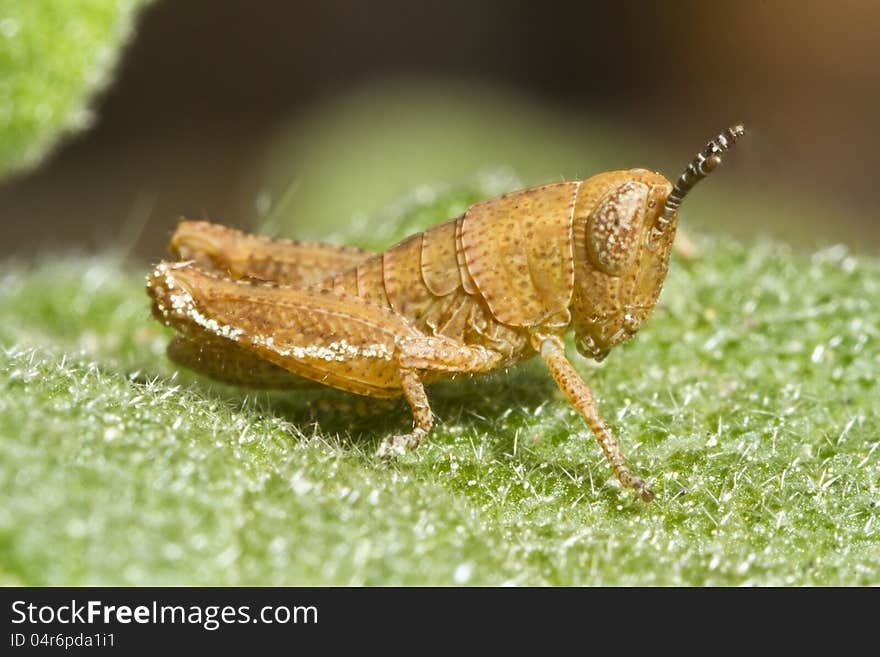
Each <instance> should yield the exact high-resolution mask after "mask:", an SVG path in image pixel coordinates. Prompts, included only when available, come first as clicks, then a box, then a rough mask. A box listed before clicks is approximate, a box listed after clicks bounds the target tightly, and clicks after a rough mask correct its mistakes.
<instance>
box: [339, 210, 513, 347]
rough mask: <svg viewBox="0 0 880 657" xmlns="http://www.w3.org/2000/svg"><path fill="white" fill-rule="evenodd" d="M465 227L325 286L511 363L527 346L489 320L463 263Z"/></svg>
mask: <svg viewBox="0 0 880 657" xmlns="http://www.w3.org/2000/svg"><path fill="white" fill-rule="evenodd" d="M463 221H464V216H462V217H459V218H457V219H453V220H450V221H447V222H446V223H443V224H439V225H437V226H434V227H432V228H429V229H428V230H426V231H425V232H423V233H418V234H416V235H412V236H411V237H408V238H407V239H405V240H403V241H402V242H400V243H398V244H396V245H394V246H392V247H390V248H389V249H388V250H386V251H385V252H384V253H381V254H377V255H375V256H371V257H370V258H368V259H367V260H365V261H364V262H362V263H361V264H360V265H358V266H357V267H354V268H352V269H350V270H348V271H346V272H343V273H341V274H338V275H336V276H334V277H333V278H332V279H331V280H330V281H328V282H326V283H324V285H325V286H329V287H331V288H332V289H333V290H335V291H337V292H343V293H346V294H352V295H356V296H359V297H360V298H362V299H364V300H367V301H370V302H371V303H374V304H376V305H380V306H384V307H387V308H390V309H391V310H393V311H394V312H395V313H397V314H398V315H401V316H402V317H404V318H405V319H406V320H407V322H408V323H409V324H410V325H412V326H413V327H414V328H416V329H418V330H419V331H421V332H423V333H425V334H426V335H443V336H446V337H448V338H451V339H454V340H457V341H460V342H463V343H464V344H469V345H482V346H485V347H489V348H492V349H495V350H498V351H501V352H502V353H505V354H508V355H510V356H511V358H512V359H513V360H515V358H514V355H515V354H519V352H521V351H522V350H523V348H524V347H525V345H526V344H527V340H526V337H525V333H524V332H523V331H522V330H520V329H516V328H512V327H508V326H505V325H504V324H501V323H499V322H498V321H497V320H496V319H495V318H494V317H493V316H492V313H491V311H490V310H489V307H488V306H487V304H486V301H485V299H483V297H482V295H481V294H480V292H479V290H478V288H477V286H476V285H475V283H474V280H473V277H472V276H471V275H470V272H469V271H468V268H467V265H466V263H465V258H464V253H463V250H462V246H461V228H462V223H463Z"/></svg>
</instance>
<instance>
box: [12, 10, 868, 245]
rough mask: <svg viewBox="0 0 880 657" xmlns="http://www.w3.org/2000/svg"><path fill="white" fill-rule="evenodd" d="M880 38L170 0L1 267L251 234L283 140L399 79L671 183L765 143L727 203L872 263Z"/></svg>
mask: <svg viewBox="0 0 880 657" xmlns="http://www.w3.org/2000/svg"><path fill="white" fill-rule="evenodd" d="M878 36H880V3H877V2H816V1H809V0H808V1H801V2H772V1H768V2H690V1H689V2H662V3H647V2H613V3H612V2H588V1H586V0H584V1H581V2H577V3H568V2H566V3H555V4H554V3H547V2H512V1H511V2H496V1H485V0H484V1H481V2H464V1H461V0H451V1H447V2H443V3H419V2H412V1H411V0H410V1H388V0H376V1H372V2H363V3H362V2H354V1H352V2H342V1H337V0H331V1H324V2H320V3H315V2H311V3H304V2H297V1H295V0H255V1H253V2H248V3H244V2H241V1H239V0H161V1H159V2H157V3H156V4H155V5H153V6H151V7H150V8H149V9H148V10H147V11H145V12H144V13H143V15H142V16H141V20H140V23H139V27H138V30H137V34H136V36H135V38H134V40H133V41H132V43H131V44H130V45H129V47H128V49H127V51H126V52H125V54H124V56H123V59H122V62H121V64H120V67H119V70H118V74H117V80H116V83H115V84H114V85H113V86H112V87H111V88H110V89H109V90H107V91H106V92H105V93H104V94H102V96H101V97H100V98H98V99H97V100H96V115H97V117H98V118H97V122H96V124H95V125H94V127H93V128H92V129H91V130H89V131H88V132H86V133H84V134H82V135H80V136H78V137H76V138H74V139H72V140H68V141H67V142H66V143H64V144H63V145H62V146H61V147H60V148H59V149H57V150H56V151H55V152H54V154H53V155H52V156H50V158H49V159H48V160H47V161H46V162H45V163H44V164H43V166H42V167H41V168H39V169H38V170H35V171H32V172H29V173H26V174H21V175H19V176H17V177H16V178H14V179H12V180H9V181H6V182H4V183H3V186H2V187H0V216H2V218H3V219H2V223H3V226H2V229H3V238H2V240H0V250H2V252H3V253H7V254H8V253H19V254H29V253H33V252H35V251H36V250H38V249H41V248H44V247H47V246H53V247H57V246H70V245H73V246H76V247H82V248H95V247H99V246H101V245H102V244H106V243H108V242H112V241H114V240H123V241H125V240H128V241H130V242H131V243H132V244H133V245H134V249H135V251H136V252H137V254H138V255H139V256H141V257H143V258H144V259H156V258H158V257H159V256H161V255H162V252H163V244H164V242H165V241H166V239H167V237H168V231H170V229H171V227H172V226H173V225H174V223H175V222H176V221H177V218H178V217H179V216H180V215H190V216H197V217H211V218H215V219H217V220H221V221H224V222H226V223H231V224H235V225H239V226H248V225H253V224H254V223H255V222H256V221H257V219H258V214H259V213H260V211H261V210H260V202H259V199H260V195H261V193H263V192H264V188H265V186H266V185H267V184H269V183H268V182H267V179H266V178H267V177H268V174H265V173H264V172H265V171H266V170H267V169H266V167H267V166H269V165H267V164H266V161H267V157H268V156H267V151H271V150H272V148H273V147H275V146H273V144H277V140H278V139H280V137H279V135H289V134H290V130H291V126H294V127H295V126H296V125H298V123H297V122H298V121H299V120H300V118H299V117H307V116H311V117H314V116H315V115H316V113H317V114H318V115H320V114H321V111H322V109H321V108H322V107H325V106H330V105H332V106H333V107H338V105H339V103H342V104H343V105H344V103H345V99H346V98H347V97H348V96H349V95H350V94H357V93H359V92H362V91H363V90H364V89H370V88H371V87H372V86H376V85H378V86H379V87H381V85H383V84H387V81H388V80H400V79H406V80H416V81H418V82H419V84H421V85H422V88H426V87H427V88H430V87H431V85H432V84H435V82H434V81H437V82H436V85H437V86H438V88H444V87H443V85H444V84H446V83H447V82H450V81H452V82H455V81H461V82H464V83H466V84H468V85H470V88H472V89H480V90H486V93H490V94H491V93H496V92H497V93H498V94H499V95H498V98H499V99H500V100H499V101H498V103H497V104H496V105H497V107H499V108H500V109H499V110H498V111H500V112H503V111H504V103H505V101H504V99H508V98H517V99H521V100H522V102H523V103H526V104H528V105H529V106H530V107H539V108H541V111H542V112H546V113H547V115H548V116H557V115H558V116H560V117H568V118H569V119H570V118H571V117H581V118H582V120H583V121H585V123H586V124H593V125H601V126H602V130H603V131H604V132H603V134H607V135H611V137H610V140H611V142H612V144H613V143H616V142H615V141H614V135H621V136H624V137H625V141H626V143H627V148H628V149H629V150H628V151H627V152H628V153H631V152H633V150H634V149H633V144H636V145H637V144H638V143H639V142H644V144H645V153H646V158H648V155H647V154H648V153H652V154H656V153H662V156H660V157H659V159H658V158H657V157H656V156H654V155H651V156H650V158H654V159H650V158H648V159H649V161H645V162H642V161H635V162H629V159H628V160H627V161H628V162H629V164H630V165H643V166H650V167H659V166H661V165H664V171H665V172H666V173H667V175H668V176H669V177H674V176H677V175H678V173H679V171H680V168H681V167H683V166H684V164H686V162H687V160H688V159H689V158H690V157H691V156H692V155H693V153H694V152H695V151H696V149H697V148H698V147H699V146H700V145H701V144H702V143H704V142H705V141H706V139H707V138H708V137H710V136H712V135H714V134H716V133H717V132H718V131H719V130H720V129H721V128H723V127H726V126H727V125H729V124H730V123H731V122H733V121H744V122H746V123H747V124H748V126H749V127H750V129H751V137H750V144H749V146H748V147H747V149H746V155H744V156H742V157H739V156H738V159H737V161H736V162H735V163H734V162H731V164H730V166H729V167H727V168H728V169H729V170H727V171H725V177H727V179H728V183H731V182H734V183H735V184H736V185H738V186H739V187H741V188H742V189H746V190H748V193H749V194H751V195H753V196H754V197H756V198H763V197H765V196H766V197H773V198H787V199H794V200H795V202H796V204H797V205H796V207H807V208H814V209H816V210H815V211H816V212H817V213H820V214H822V215H823V216H824V217H827V232H824V229H822V228H820V229H819V230H820V234H819V235H817V236H816V239H817V240H818V241H819V242H821V241H822V240H824V239H828V240H832V239H846V240H849V241H850V242H851V243H853V244H855V245H857V246H859V247H861V248H870V249H874V248H876V245H877V244H880V227H878V223H880V222H878V220H877V211H876V207H877V201H876V190H875V188H876V178H877V169H878V167H877V164H878V160H880V138H878V136H877V135H878V128H877V119H878V116H880V66H878V63H880V58H878V50H880V49H878V45H877V40H878ZM466 96H467V94H464V100H462V101H461V102H460V103H459V101H458V100H455V102H456V103H459V104H465V105H466ZM511 102H512V101H511ZM334 103H335V105H334ZM328 104H329V105H328ZM355 107H356V105H355ZM355 114H356V113H355ZM354 120H355V122H356V120H357V116H356V115H355V117H354ZM305 125H311V124H305ZM572 125H574V124H572ZM306 132H308V130H306ZM520 136H521V135H518V134H510V135H509V139H510V140H511V141H514V140H516V139H518V138H519V137H520ZM285 143H290V144H291V145H290V148H291V149H293V150H296V148H297V146H296V141H295V140H294V141H292V142H285ZM333 148H335V149H336V150H337V151H338V156H339V157H340V158H343V159H344V158H345V157H347V155H346V153H345V144H344V143H341V144H339V143H337V144H336V145H334V147H333ZM431 148H432V144H431V143H425V144H424V150H425V152H426V153H428V157H429V155H430V151H431ZM627 158H629V156H627ZM732 159H734V158H732ZM675 162H678V163H680V164H679V165H675V164H674V163H675ZM667 163H669V164H670V166H675V169H674V170H667V169H666V168H665V165H666V164H667ZM487 164H498V163H497V162H488V163H487ZM270 168H271V167H270ZM299 173H301V172H297V171H292V172H291V171H282V172H281V173H280V174H279V175H280V177H281V178H282V179H283V177H284V176H285V175H291V176H296V175H299ZM581 173H582V174H583V175H588V174H590V173H592V171H583V172H581ZM526 178H528V176H526ZM527 182H529V183H531V182H541V181H533V180H527ZM300 184H301V185H303V186H305V185H307V184H308V179H307V178H304V179H303V181H301V183H300ZM281 191H283V190H281ZM274 193H276V194H277V193H280V192H279V191H277V190H276V192H274ZM344 193H345V190H340V194H341V195H344ZM345 202H346V199H345V198H344V197H343V198H342V200H341V202H340V203H341V207H345V205H344V203H345ZM355 205H356V203H355V202H354V200H353V201H352V212H355V210H356V207H355ZM794 215H795V220H796V215H797V213H796V212H795V213H794ZM319 220H320V218H319V217H305V218H304V221H310V222H315V221H319ZM790 220H791V219H789V221H790ZM126 233H129V234H127V235H126Z"/></svg>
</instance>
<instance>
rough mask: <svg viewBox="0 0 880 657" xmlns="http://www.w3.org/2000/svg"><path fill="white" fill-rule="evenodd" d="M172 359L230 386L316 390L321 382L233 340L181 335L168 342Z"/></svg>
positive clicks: (169, 356)
mask: <svg viewBox="0 0 880 657" xmlns="http://www.w3.org/2000/svg"><path fill="white" fill-rule="evenodd" d="M166 351H167V354H168V358H170V359H171V360H172V361H174V362H175V363H177V364H178V365H183V366H184V367H186V368H187V369H190V370H193V371H194V372H198V373H199V374H203V375H205V376H209V377H211V378H212V379H214V380H215V381H220V382H222V383H227V384H230V385H247V386H250V387H252V388H270V389H313V388H317V387H319V385H318V384H317V383H315V382H314V381H311V380H310V379H306V378H305V377H302V376H297V375H296V374H294V373H292V372H289V371H287V370H285V369H284V368H282V367H278V366H277V365H274V364H273V363H270V362H269V361H267V360H264V359H262V358H259V357H257V356H255V355H254V354H252V353H250V352H248V351H245V350H244V349H242V348H241V347H239V346H238V345H236V344H235V343H233V342H230V341H229V340H223V339H220V338H214V337H211V336H210V335H209V334H205V335H203V336H200V337H199V339H198V341H194V340H190V339H188V338H186V337H184V336H182V335H177V336H175V337H174V338H172V340H171V342H169V343H168V348H167V350H166Z"/></svg>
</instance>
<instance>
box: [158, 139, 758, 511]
mask: <svg viewBox="0 0 880 657" xmlns="http://www.w3.org/2000/svg"><path fill="white" fill-rule="evenodd" d="M743 134H744V130H743V127H742V126H740V125H737V126H734V127H732V128H730V129H728V130H726V131H724V132H723V133H721V134H720V135H718V136H717V137H716V138H715V139H713V140H712V141H710V142H709V143H708V144H707V145H706V147H705V148H704V149H703V150H702V151H701V152H700V153H698V154H697V156H696V157H695V158H694V160H693V161H692V162H691V163H690V165H689V166H688V168H687V169H686V170H685V172H684V173H683V174H682V176H681V177H680V178H679V180H678V182H677V183H676V184H675V185H672V183H670V182H669V181H668V180H667V179H666V178H665V177H663V176H662V175H661V174H659V173H655V172H653V171H647V170H645V169H629V170H621V171H608V172H605V173H600V174H598V175H596V176H593V177H592V178H588V179H587V180H582V181H572V182H561V183H552V184H549V185H542V186H540V187H534V188H531V189H526V190H522V191H518V192H512V193H509V194H505V195H503V196H500V197H498V198H494V199H490V200H488V201H483V202H481V203H477V204H475V205H473V206H471V207H470V208H469V209H468V210H467V211H466V212H465V213H464V214H463V215H461V216H460V217H458V218H456V219H452V220H450V221H447V222H446V223H442V224H439V225H437V226H434V227H432V228H429V229H428V230H426V231H424V232H422V233H418V234H416V235H412V236H410V237H408V238H406V239H405V240H403V241H402V242H400V243H398V244H396V245H395V246H392V247H391V248H389V249H388V250H386V251H385V252H384V253H370V252H367V251H362V250H359V249H354V248H348V247H341V246H335V245H331V244H321V243H309V242H295V241H290V240H280V239H279V240H272V239H267V238H264V237H259V236H256V235H249V234H245V233H242V232H240V231H237V230H232V229H229V228H224V227H222V226H219V225H216V224H211V223H207V222H194V221H184V222H182V223H181V224H180V225H179V226H178V228H177V231H176V232H175V233H174V236H173V237H172V239H171V245H170V248H171V251H172V253H173V254H174V256H175V258H176V259H177V262H163V263H161V264H159V265H158V266H157V267H156V268H155V269H154V271H153V272H152V274H151V275H150V276H149V279H148V282H147V290H148V292H149V294H150V296H151V297H152V299H153V314H154V315H155V316H156V318H157V319H159V320H160V321H161V322H163V323H165V324H167V325H169V326H172V327H174V328H175V329H176V330H177V332H178V335H177V336H176V337H175V338H174V339H173V341H172V342H171V344H170V345H169V348H168V354H169V356H170V357H171V358H172V359H173V360H175V361H176V362H178V363H180V364H182V365H185V366H187V367H190V368H192V369H194V370H196V371H199V372H202V373H204V374H207V375H209V376H212V377H214V378H216V379H220V380H222V381H226V382H229V383H236V384H243V385H249V386H263V387H288V386H295V385H298V384H301V383H303V382H304V380H310V381H312V382H318V383H320V384H324V385H328V386H332V387H334V388H339V389H342V390H348V391H350V392H354V393H357V394H360V395H368V396H371V397H395V396H399V395H403V396H404V398H405V399H406V401H407V402H408V403H409V406H410V408H411V410H412V414H413V417H414V421H415V422H414V428H413V430H412V432H410V433H408V434H405V435H399V436H394V437H392V438H389V439H388V440H386V441H385V442H384V443H383V444H382V445H381V446H380V448H379V452H378V453H379V455H380V456H381V457H383V458H391V457H392V456H394V455H395V454H397V453H399V452H400V451H402V450H404V449H410V450H413V449H416V448H417V447H418V446H419V444H420V443H421V442H422V441H423V440H424V438H425V436H426V435H427V434H428V431H429V430H430V428H431V426H432V423H433V417H432V413H431V408H430V405H429V403H428V396H427V394H426V393H425V388H424V384H425V383H428V382H431V381H434V380H437V379H441V378H445V377H451V376H454V375H456V374H483V373H486V372H490V371H492V370H496V369H499V368H506V367H510V366H512V365H514V364H515V363H518V362H520V361H522V360H525V359H527V358H531V357H533V356H536V355H540V357H541V358H542V359H543V360H544V362H545V363H546V364H547V368H548V369H549V371H550V374H551V376H552V377H553V379H554V380H555V381H556V383H557V385H558V386H559V388H560V389H561V390H562V392H564V393H565V396H566V397H567V398H568V400H569V402H571V404H572V405H573V406H574V407H575V408H576V409H577V410H578V411H579V412H580V414H581V415H582V416H583V417H584V419H585V420H586V422H587V424H588V425H589V426H590V429H592V431H593V433H594V434H595V436H596V438H597V440H598V442H599V445H600V446H601V448H602V450H603V452H604V453H605V456H606V457H607V459H608V461H609V463H610V464H611V467H612V469H613V471H614V474H615V475H616V476H617V479H618V480H619V481H620V483H621V484H622V485H623V486H624V487H626V488H631V489H633V490H635V491H636V493H637V494H638V495H639V497H640V498H641V499H643V500H645V501H646V502H649V501H651V500H652V499H653V498H654V494H653V493H652V492H651V490H650V489H649V488H648V486H647V485H646V484H645V482H644V481H643V480H642V479H641V478H639V477H638V476H636V475H635V474H633V473H632V472H631V471H630V469H629V468H628V466H627V464H626V461H625V459H624V456H623V453H622V451H621V449H620V446H619V444H618V442H617V440H616V439H615V437H614V436H613V435H612V433H611V431H610V430H609V428H608V426H607V424H606V423H605V421H604V420H603V419H602V417H601V415H600V414H599V410H598V408H597V406H596V402H595V400H594V399H593V395H592V393H591V392H590V389H589V387H587V384H586V383H585V382H584V381H583V379H582V378H581V377H580V375H579V374H578V373H577V371H576V370H575V369H574V367H572V365H571V364H570V363H569V361H568V359H567V358H566V356H565V350H564V343H563V340H564V337H565V334H566V332H567V331H569V330H570V329H574V332H575V338H576V345H577V349H578V351H579V352H580V353H581V354H583V355H585V356H589V357H592V358H594V359H596V360H602V359H603V358H605V356H606V355H607V354H608V352H609V350H610V349H611V348H612V347H614V346H616V345H618V344H620V343H621V342H623V341H625V340H627V339H629V338H630V337H632V336H633V334H635V333H636V331H637V330H638V329H639V327H640V326H641V325H642V323H643V322H644V321H645V319H646V318H647V317H648V315H649V314H650V313H651V310H652V309H653V307H654V305H655V304H656V302H657V298H658V297H659V295H660V289H661V287H662V285H663V281H664V279H665V278H666V271H667V266H668V262H669V255H670V251H671V249H672V243H673V238H674V236H675V230H676V224H677V217H678V208H679V205H680V204H681V202H682V199H683V198H684V197H685V195H686V194H687V193H688V192H689V191H690V189H691V188H692V187H693V186H694V185H695V184H696V183H697V182H699V181H700V180H701V179H702V178H704V177H705V176H706V175H707V174H708V173H709V172H711V171H712V170H713V169H715V168H716V167H717V166H718V165H719V164H720V163H721V157H722V155H723V154H724V153H725V152H726V151H727V150H728V149H729V148H730V147H731V146H732V145H733V144H734V143H735V142H736V141H737V139H738V138H739V137H741V136H742V135H743Z"/></svg>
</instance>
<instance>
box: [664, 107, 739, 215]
mask: <svg viewBox="0 0 880 657" xmlns="http://www.w3.org/2000/svg"><path fill="white" fill-rule="evenodd" d="M745 133H746V129H745V128H744V127H743V126H742V124H737V125H735V126H733V127H732V128H728V129H727V130H725V131H724V132H722V133H721V134H720V135H718V136H717V137H715V139H713V140H712V141H710V142H709V143H708V144H706V147H705V148H704V149H703V150H702V151H700V152H699V153H697V156H696V157H695V158H694V159H693V161H692V162H691V163H690V164H689V165H688V168H687V169H685V170H684V173H683V174H681V178H679V179H678V182H677V183H675V187H673V188H672V192H670V194H669V196H668V197H667V199H666V205H665V206H664V207H663V216H662V217H661V218H660V220H659V222H658V223H661V224H662V225H664V226H665V225H666V224H668V223H669V222H670V221H672V218H673V217H674V216H675V213H676V212H678V208H679V206H680V205H681V202H682V200H683V199H684V197H685V196H687V193H688V192H689V191H691V189H693V187H694V185H696V184H697V183H698V182H700V181H701V180H702V179H703V178H705V177H706V176H708V175H709V174H710V173H712V171H713V170H715V168H716V167H717V166H718V165H719V164H721V156H722V155H723V154H724V153H725V152H726V151H728V150H730V149H731V147H732V146H733V145H734V144H735V143H736V141H737V139H739V138H740V137H742V136H743V135H744V134H745Z"/></svg>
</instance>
